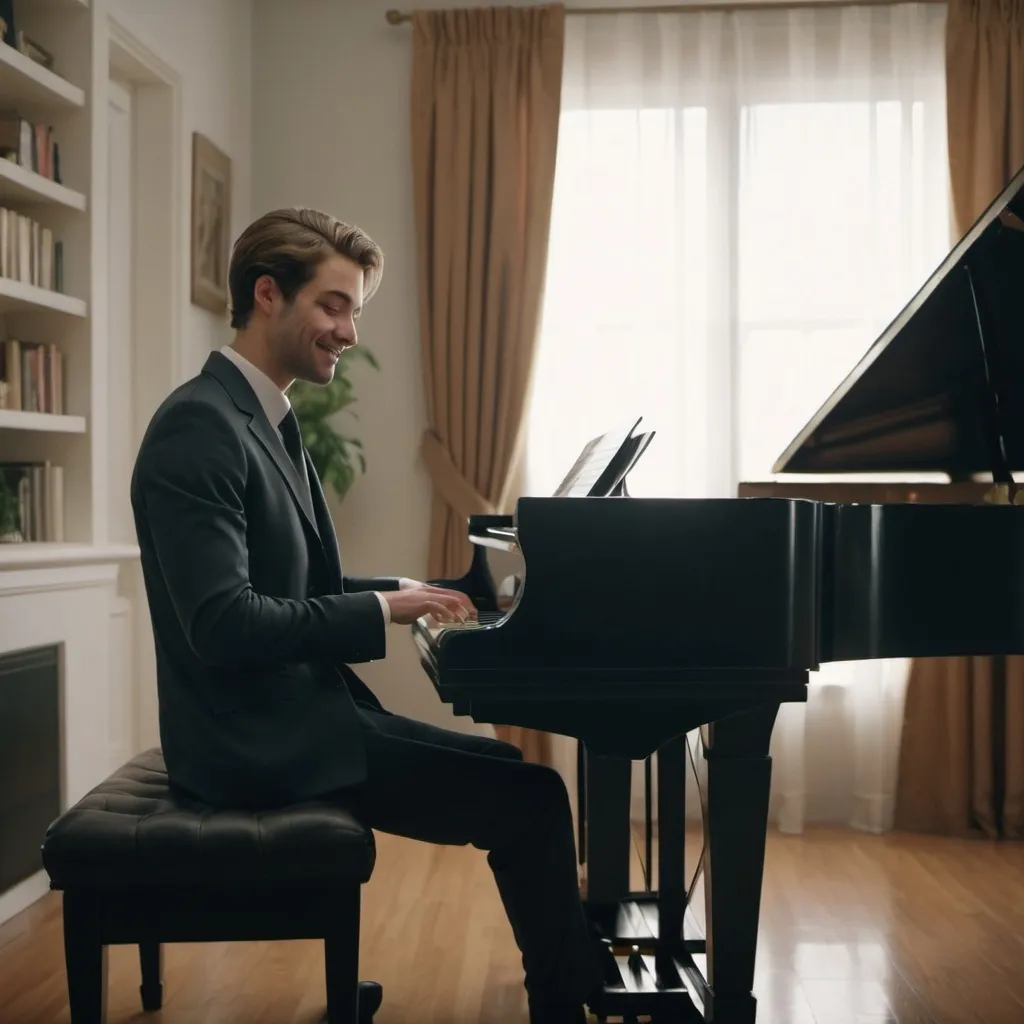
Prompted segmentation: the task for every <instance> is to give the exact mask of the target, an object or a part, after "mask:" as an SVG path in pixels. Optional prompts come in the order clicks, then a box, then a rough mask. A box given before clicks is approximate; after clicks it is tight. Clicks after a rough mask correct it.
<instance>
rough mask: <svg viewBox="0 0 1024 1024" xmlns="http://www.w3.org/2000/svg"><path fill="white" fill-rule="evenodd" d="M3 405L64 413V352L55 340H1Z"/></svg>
mask: <svg viewBox="0 0 1024 1024" xmlns="http://www.w3.org/2000/svg"><path fill="white" fill-rule="evenodd" d="M0 409H11V410H14V411H18V412H47V413H53V414H54V415H57V416H63V415H64V355H63V353H62V352H61V351H60V349H59V348H57V346H56V345H55V344H53V343H52V342H51V343H49V344H42V343H40V342H29V341H16V340H15V339H13V338H12V339H9V340H8V341H5V342H0Z"/></svg>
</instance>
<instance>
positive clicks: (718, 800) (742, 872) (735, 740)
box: [703, 704, 779, 1024]
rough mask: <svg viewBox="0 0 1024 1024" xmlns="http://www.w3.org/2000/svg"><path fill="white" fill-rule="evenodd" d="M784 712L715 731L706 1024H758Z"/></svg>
mask: <svg viewBox="0 0 1024 1024" xmlns="http://www.w3.org/2000/svg"><path fill="white" fill-rule="evenodd" d="M778 710H779V705H778V704H766V705H763V706H761V707H759V708H755V709H753V710H751V711H747V712H744V713H742V714H737V715H730V716H729V717H728V718H723V719H720V720H719V721H717V722H714V723H712V724H711V725H709V726H707V728H706V734H707V738H706V740H705V758H706V769H707V777H706V785H705V787H704V792H703V801H704V808H703V810H704V830H705V831H704V836H705V854H704V887H705V888H704V892H705V907H706V918H707V935H706V941H707V970H708V977H707V981H708V984H709V986H710V990H711V1003H712V1005H711V1006H710V1007H708V1006H705V1011H704V1016H705V1019H706V1020H714V1021H723V1022H728V1024H754V1021H755V1019H756V1016H757V1000H756V999H755V998H754V994H753V991H752V989H753V987H754V958H755V953H756V949H757V927H758V917H759V914H760V909H761V877H762V874H763V871H764V847H765V837H766V830H767V827H768V795H769V787H770V784H771V758H770V757H769V756H768V745H769V743H770V741H771V735H772V728H773V726H774V724H775V717H776V715H777V714H778Z"/></svg>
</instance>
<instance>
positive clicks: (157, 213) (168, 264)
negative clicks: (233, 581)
mask: <svg viewBox="0 0 1024 1024" xmlns="http://www.w3.org/2000/svg"><path fill="white" fill-rule="evenodd" d="M108 28H109V36H108V38H109V62H110V74H109V82H108V85H107V121H108V169H107V178H108V188H109V191H108V194H107V197H108V210H107V225H106V227H107V232H108V249H107V252H108V257H107V270H108V275H109V277H108V282H107V301H108V309H107V312H108V322H107V328H108V337H109V346H110V347H109V359H108V370H107V372H108V375H109V376H108V379H109V395H110V403H111V405H110V411H109V413H110V414H109V431H108V435H109V448H108V454H109V463H108V465H109V478H108V494H109V505H108V510H107V511H108V515H107V524H108V532H109V537H110V539H111V540H112V541H115V542H117V541H127V542H128V543H135V541H136V536H135V524H134V520H133V518H132V512H131V502H130V493H129V492H130V483H131V474H132V469H133V467H134V463H135V455H136V453H137V451H138V447H139V443H140V442H141V440H142V435H143V433H144V431H145V429H146V426H147V424H148V423H149V420H150V418H151V417H152V415H153V412H154V411H155V410H156V408H157V406H158V405H159V404H160V402H162V401H163V399H164V398H165V397H166V396H167V394H168V393H169V392H170V391H171V390H172V389H173V388H174V387H175V386H176V384H177V383H178V382H179V380H180V376H181V374H180V368H181V366H182V365H183V360H182V358H181V338H180V331H179V323H180V316H181V314H180V311H181V309H182V306H183V301H184V298H183V297H184V296H185V291H184V287H183V277H184V275H183V273H182V267H183V266H184V263H183V260H182V259H181V258H180V254H181V253H182V247H181V246H182V241H181V239H182V225H183V223H184V217H183V205H182V203H183V198H182V191H183V189H182V183H181V180H180V175H179V173H178V171H179V169H180V168H181V166H182V161H181V159H180V154H181V147H182V131H181V91H182V90H181V78H180V76H179V75H178V73H177V72H176V71H174V69H173V68H171V67H169V66H168V65H167V64H166V63H165V62H164V61H163V60H161V59H160V58H159V57H158V56H157V55H156V54H155V53H153V51H152V50H150V49H149V48H148V47H146V46H145V44H143V43H141V42H140V41H139V40H138V39H136V38H135V37H134V36H133V35H132V34H131V33H130V32H128V31H127V30H126V29H125V28H124V27H123V26H122V25H121V24H120V23H119V22H118V21H117V20H116V18H113V17H111V18H110V20H109V21H108ZM119 589H120V592H121V595H122V599H121V601H120V602H119V605H118V608H117V609H116V610H115V614H114V617H113V619H112V622H111V626H112V637H111V640H112V656H113V657H114V658H117V659H119V660H120V664H119V665H118V668H119V669H120V671H115V672H114V673H112V675H113V676H115V677H117V678H119V679H122V680H124V684H123V686H122V688H121V692H120V693H119V694H112V698H113V701H114V703H113V704H112V706H111V716H112V720H111V736H112V737H117V736H121V737H125V739H124V740H123V742H125V743H126V744H127V746H128V747H129V748H130V749H129V750H128V753H129V754H131V753H134V752H136V751H137V750H140V749H145V748H146V747H150V746H155V745H157V743H158V742H159V725H158V717H157V692H156V658H155V654H154V650H153V633H152V628H151V626H150V618H149V607H148V604H147V601H146V593H145V588H144V586H143V582H142V572H141V569H140V567H139V565H138V564H137V563H126V564H125V565H124V566H123V568H122V571H121V574H120V586H119ZM119 715H121V716H123V717H121V718H119V717H118V716H119Z"/></svg>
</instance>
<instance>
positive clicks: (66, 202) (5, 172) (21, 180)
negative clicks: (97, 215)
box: [0, 160, 85, 210]
mask: <svg viewBox="0 0 1024 1024" xmlns="http://www.w3.org/2000/svg"><path fill="white" fill-rule="evenodd" d="M0 203H4V204H8V205H10V204H13V203H25V204H28V205H32V206H34V205H37V204H39V203H54V204H56V205H57V206H66V207H67V208H68V209H69V210H84V209H85V196H84V195H83V194H82V193H81V192H76V191H75V190H74V189H70V188H68V187H67V186H66V185H59V184H58V183H57V182H55V181H51V180H50V179H49V178H44V177H43V176H42V175H41V174H36V172H35V171H30V170H27V169H26V168H24V167H21V166H19V165H18V164H16V163H13V162H12V161H10V160H0Z"/></svg>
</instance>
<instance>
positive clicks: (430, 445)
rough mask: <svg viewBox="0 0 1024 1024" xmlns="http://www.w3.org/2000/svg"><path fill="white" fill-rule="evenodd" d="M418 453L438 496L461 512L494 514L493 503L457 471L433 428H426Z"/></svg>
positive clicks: (465, 516) (462, 513)
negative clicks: (438, 493)
mask: <svg viewBox="0 0 1024 1024" xmlns="http://www.w3.org/2000/svg"><path fill="white" fill-rule="evenodd" d="M420 454H421V455H422V456H423V462H424V464H425V465H426V467H427V472H428V473H430V479H431V480H432V481H433V482H434V486H435V487H436V488H437V489H438V491H439V492H440V494H441V497H442V498H444V500H445V501H446V502H447V503H448V505H450V506H451V508H453V509H454V510H455V511H456V512H457V513H458V514H459V515H460V516H462V517H463V518H468V517H469V516H472V515H494V506H493V505H492V504H491V503H490V502H489V501H488V500H487V499H486V498H485V497H483V495H481V494H480V493H479V491H477V489H476V488H475V487H474V486H473V485H472V484H471V483H470V482H469V481H468V480H467V479H466V478H465V477H464V476H463V475H462V474H461V473H460V472H459V470H458V468H457V467H456V465H455V463H454V462H453V461H452V457H451V454H450V452H449V451H448V449H447V448H446V447H445V446H444V445H443V444H442V443H441V439H440V438H439V437H438V436H437V434H436V433H435V432H434V431H433V430H425V431H424V432H423V439H422V441H421V443H420Z"/></svg>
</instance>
